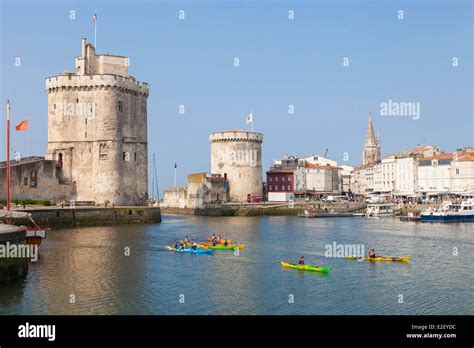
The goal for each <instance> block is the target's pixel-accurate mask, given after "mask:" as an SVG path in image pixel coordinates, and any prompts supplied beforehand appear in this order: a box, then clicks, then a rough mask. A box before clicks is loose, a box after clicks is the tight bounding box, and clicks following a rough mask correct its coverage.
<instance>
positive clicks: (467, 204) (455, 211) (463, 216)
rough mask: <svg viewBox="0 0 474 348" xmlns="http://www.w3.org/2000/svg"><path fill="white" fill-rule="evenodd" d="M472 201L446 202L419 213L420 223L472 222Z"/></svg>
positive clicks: (473, 218)
mask: <svg viewBox="0 0 474 348" xmlns="http://www.w3.org/2000/svg"><path fill="white" fill-rule="evenodd" d="M473 221H474V199H472V198H470V199H467V200H463V201H460V202H459V201H446V202H443V203H441V205H439V206H438V207H437V208H435V209H433V208H428V209H427V210H425V211H424V212H422V213H421V222H473Z"/></svg>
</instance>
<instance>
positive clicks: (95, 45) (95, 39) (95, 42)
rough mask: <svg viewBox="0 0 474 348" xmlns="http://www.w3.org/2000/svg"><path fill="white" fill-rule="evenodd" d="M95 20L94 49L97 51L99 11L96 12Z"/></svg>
mask: <svg viewBox="0 0 474 348" xmlns="http://www.w3.org/2000/svg"><path fill="white" fill-rule="evenodd" d="M94 16H95V20H94V47H95V49H96V50H97V10H96V11H95V14H94Z"/></svg>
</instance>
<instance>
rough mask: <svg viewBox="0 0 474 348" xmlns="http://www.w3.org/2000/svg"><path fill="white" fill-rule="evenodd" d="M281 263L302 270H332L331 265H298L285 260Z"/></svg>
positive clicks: (325, 271) (324, 271) (283, 265)
mask: <svg viewBox="0 0 474 348" xmlns="http://www.w3.org/2000/svg"><path fill="white" fill-rule="evenodd" d="M280 264H281V265H282V267H285V268H293V269H298V270H300V271H311V272H322V273H329V271H330V270H331V268H330V267H316V266H313V265H296V264H294V263H288V262H284V261H281V262H280Z"/></svg>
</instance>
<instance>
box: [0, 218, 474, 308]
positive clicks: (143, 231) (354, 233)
mask: <svg viewBox="0 0 474 348" xmlns="http://www.w3.org/2000/svg"><path fill="white" fill-rule="evenodd" d="M473 230H474V226H473V225H472V224H454V225H437V224H433V225H431V224H429V225H427V224H421V223H413V222H400V221H397V220H396V219H387V220H384V219H380V220H366V219H362V218H361V219H359V218H341V219H299V218H296V217H251V218H250V217H248V218H247V217H185V216H167V217H165V218H164V219H163V223H161V224H155V225H126V226H118V227H95V228H77V229H69V230H57V231H53V232H51V233H50V234H49V236H48V238H47V239H46V241H45V243H44V244H43V245H42V250H41V252H42V257H41V259H40V261H38V262H37V263H36V264H32V265H31V267H30V271H29V274H28V276H27V278H26V279H25V281H24V282H20V283H17V284H11V285H6V286H2V287H0V313H1V314H11V313H13V314H43V313H44V314H474V308H473V307H474V306H473V305H472V300H471V293H472V292H473V291H474V288H473V281H472V275H471V272H470V269H471V267H472V263H473V261H474V256H473V255H472V253H471V252H470V250H472V249H473V245H474V237H473V236H474V235H473ZM211 233H216V234H221V235H223V236H225V237H226V238H229V239H232V240H238V241H239V242H241V243H244V244H246V247H245V249H243V250H241V251H240V254H239V255H238V256H236V255H234V254H233V253H232V252H230V251H216V252H215V254H214V255H212V256H209V255H192V254H182V253H173V252H168V251H164V249H163V246H164V245H168V244H170V243H171V242H172V241H173V240H174V239H182V238H183V237H184V236H185V235H188V236H189V237H190V238H194V239H196V240H203V239H204V238H205V237H206V236H208V235H209V234H211ZM333 242H337V243H338V244H343V243H348V244H354V243H362V244H364V245H366V252H367V251H368V249H369V247H370V246H371V245H372V246H374V247H375V248H376V252H377V253H380V254H383V255H412V256H413V262H412V263H411V264H400V263H395V262H387V263H383V262H381V263H374V262H357V261H348V260H345V259H340V258H332V259H327V258H325V257H324V253H325V246H326V245H328V244H332V243H333ZM454 247H456V248H458V250H459V254H458V256H454V255H453V248H454ZM127 248H129V249H127ZM127 250H130V254H129V255H126V251H127ZM302 255H304V256H305V257H306V262H307V263H308V264H314V265H316V266H319V267H332V271H331V272H330V273H329V274H320V273H304V272H300V271H297V270H292V269H283V268H282V267H281V265H280V261H287V262H296V261H297V259H298V258H299V257H300V256H302ZM400 294H403V297H404V301H403V303H399V301H398V298H399V295H400ZM71 295H74V297H75V303H70V302H71ZM181 296H184V299H185V301H184V303H180V301H179V299H180V298H181ZM290 297H291V298H292V299H293V301H290V300H289V299H290Z"/></svg>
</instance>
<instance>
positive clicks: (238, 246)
mask: <svg viewBox="0 0 474 348" xmlns="http://www.w3.org/2000/svg"><path fill="white" fill-rule="evenodd" d="M199 245H200V246H203V247H208V248H210V247H213V245H212V243H199ZM223 246H224V245H223V244H222V243H219V244H217V245H216V247H223ZM227 247H228V248H229V249H232V248H236V247H237V248H239V249H242V248H244V247H245V244H230V243H229V244H227Z"/></svg>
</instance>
